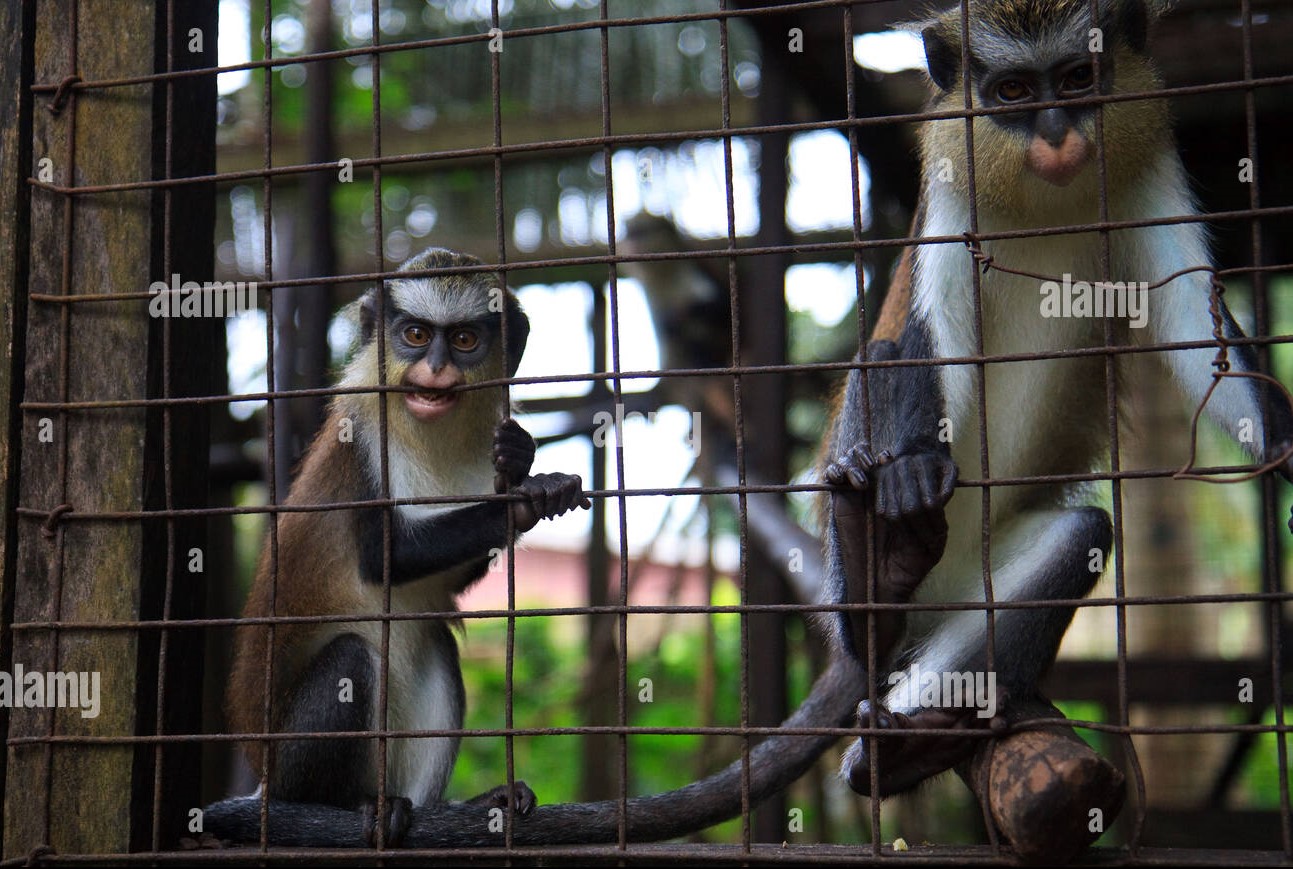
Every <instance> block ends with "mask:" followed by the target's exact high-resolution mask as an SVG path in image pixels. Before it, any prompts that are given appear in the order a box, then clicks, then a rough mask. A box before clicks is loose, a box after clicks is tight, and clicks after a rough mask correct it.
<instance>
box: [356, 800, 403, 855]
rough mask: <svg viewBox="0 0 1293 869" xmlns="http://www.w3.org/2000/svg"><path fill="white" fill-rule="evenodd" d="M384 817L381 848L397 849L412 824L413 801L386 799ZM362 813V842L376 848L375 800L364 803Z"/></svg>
mask: <svg viewBox="0 0 1293 869" xmlns="http://www.w3.org/2000/svg"><path fill="white" fill-rule="evenodd" d="M385 803H386V812H385V815H386V817H385V818H384V819H383V821H382V847H384V848H397V847H399V845H400V843H401V842H403V841H404V836H405V834H406V833H408V831H409V825H410V824H412V823H413V801H412V800H410V799H408V798H407V797H387V798H386V800H385ZM361 810H362V811H363V813H364V842H365V843H366V844H367V845H368V846H369V847H372V848H375V847H377V800H369V801H366V802H365V803H364V805H363V807H362V809H361Z"/></svg>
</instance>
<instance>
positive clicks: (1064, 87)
mask: <svg viewBox="0 0 1293 869" xmlns="http://www.w3.org/2000/svg"><path fill="white" fill-rule="evenodd" d="M1093 84H1095V70H1094V69H1092V67H1091V64H1089V63H1084V64H1082V65H1081V66H1075V67H1073V69H1071V70H1069V71H1068V74H1066V75H1065V76H1064V81H1063V82H1061V83H1060V94H1061V95H1062V96H1074V95H1076V94H1082V93H1086V92H1087V91H1089V90H1091V86H1092V85H1093Z"/></svg>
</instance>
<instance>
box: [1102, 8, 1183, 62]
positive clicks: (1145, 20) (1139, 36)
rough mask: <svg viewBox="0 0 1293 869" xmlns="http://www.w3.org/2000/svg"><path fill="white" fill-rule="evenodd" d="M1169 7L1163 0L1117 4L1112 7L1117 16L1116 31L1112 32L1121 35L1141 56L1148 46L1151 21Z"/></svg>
mask: <svg viewBox="0 0 1293 869" xmlns="http://www.w3.org/2000/svg"><path fill="white" fill-rule="evenodd" d="M1170 5H1171V2H1164V0H1158V2H1154V0H1127V2H1126V3H1118V4H1117V5H1116V6H1115V7H1114V14H1115V15H1116V16H1117V20H1116V21H1115V23H1114V26H1115V27H1116V28H1117V29H1116V30H1115V31H1114V32H1117V33H1121V34H1122V35H1123V38H1124V39H1126V40H1127V45H1128V46H1129V47H1130V48H1131V49H1132V50H1133V51H1136V52H1139V53H1141V54H1143V53H1144V52H1145V50H1146V49H1147V48H1148V46H1149V23H1150V21H1151V19H1154V18H1157V17H1158V16H1159V15H1161V14H1162V13H1163V11H1164V10H1166V8H1167V7H1168V6H1170ZM1151 6H1152V7H1153V8H1150V7H1151Z"/></svg>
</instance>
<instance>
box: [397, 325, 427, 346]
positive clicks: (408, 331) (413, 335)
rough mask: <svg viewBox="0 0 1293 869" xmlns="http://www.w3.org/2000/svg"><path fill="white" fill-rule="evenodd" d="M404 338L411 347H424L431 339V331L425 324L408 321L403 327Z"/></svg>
mask: <svg viewBox="0 0 1293 869" xmlns="http://www.w3.org/2000/svg"><path fill="white" fill-rule="evenodd" d="M404 340H405V341H407V342H408V343H409V344H410V345H411V346H413V347H425V346H426V345H427V344H428V343H429V342H430V341H431V332H430V330H428V329H427V327H426V326H422V325H420V324H418V323H410V324H409V325H407V326H405V327H404Z"/></svg>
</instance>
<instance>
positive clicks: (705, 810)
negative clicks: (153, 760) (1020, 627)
mask: <svg viewBox="0 0 1293 869" xmlns="http://www.w3.org/2000/svg"><path fill="white" fill-rule="evenodd" d="M864 682H865V674H863V672H862V671H861V669H860V667H859V666H858V664H857V663H856V662H855V661H853V660H851V659H848V658H845V657H837V658H836V660H835V661H833V662H832V664H831V665H830V667H829V668H828V669H827V670H826V672H824V673H823V674H822V675H821V676H820V677H819V678H818V680H817V682H816V683H815V684H814V685H813V690H812V693H811V694H810V695H809V696H808V698H807V699H806V700H805V701H804V702H803V704H802V705H800V707H799V708H798V709H797V710H796V711H795V713H794V714H793V715H791V716H790V717H789V718H788V719H786V721H785V722H784V723H783V725H782V726H783V727H785V728H787V729H794V728H816V727H843V726H846V725H847V724H849V723H850V722H851V721H852V718H853V715H854V710H855V708H856V706H857V702H858V700H859V699H860V697H861V691H862V686H863V684H864ZM837 738H838V737H837V736H835V735H830V734H824V735H817V736H807V735H800V736H792V735H788V734H786V735H782V734H778V735H773V736H769V737H767V738H766V739H764V740H763V741H762V742H760V743H759V744H758V745H756V746H754V747H753V748H752V749H751V750H750V794H749V796H750V805H751V807H753V806H755V805H757V804H758V803H760V802H761V801H763V800H764V799H766V798H767V797H769V796H771V795H772V794H774V793H776V792H777V791H780V790H782V789H783V788H785V787H787V786H788V785H789V784H790V783H791V782H793V781H795V780H796V779H797V778H799V777H800V776H801V775H803V774H804V773H805V772H806V771H807V770H808V768H809V767H811V766H812V765H813V763H814V762H815V761H816V760H817V758H818V757H819V756H821V754H822V752H824V751H825V750H826V749H827V748H829V747H830V746H831V745H833V744H834V743H835V741H836V739H837ZM741 778H742V762H741V761H739V760H738V761H736V762H734V763H732V764H730V765H729V766H728V767H727V768H726V769H724V770H722V771H721V772H718V773H716V774H714V775H712V776H710V777H709V778H706V779H702V780H701V781H698V782H694V783H693V784H690V785H687V786H686V787H683V788H679V789H677V790H673V791H668V792H666V793H662V794H655V795H652V796H649V797H635V798H633V799H630V800H629V801H628V805H627V813H626V827H627V830H626V832H627V836H628V840H629V841H633V842H645V841H653V840H660V839H672V838H676V837H678V836H685V835H687V834H689V833H693V832H695V831H697V830H702V829H704V828H706V827H709V826H712V825H714V824H717V823H720V822H722V821H725V820H728V819H729V818H733V817H736V816H737V815H738V814H740V812H741ZM261 806H262V800H261V798H260V797H258V796H255V795H252V796H245V797H235V798H233V799H228V800H222V801H221V802H218V803H214V804H212V805H210V806H208V807H207V809H206V811H205V813H204V816H203V819H204V826H205V828H206V831H207V832H209V833H212V834H213V835H215V836H216V837H218V838H221V839H228V840H233V841H236V842H259V841H260V833H261V824H260V817H261V816H260V813H261ZM268 814H269V826H268V839H269V844H271V845H278V846H306V847H337V848H345V847H355V846H358V845H360V844H361V843H362V842H363V841H364V815H363V813H362V812H359V811H349V810H346V809H341V808H338V807H336V806H328V805H309V804H304V803H292V802H287V801H283V800H277V799H270V800H269V806H268ZM619 818H620V803H619V802H618V801H615V800H605V801H602V802H596V803H566V804H559V805H552V806H538V807H536V808H535V809H533V811H532V812H530V813H529V815H528V816H525V817H515V818H514V819H513V822H512V843H513V844H514V845H522V846H525V845H563V844H598V843H606V842H615V841H618V839H619ZM491 820H493V819H492V818H491V815H490V810H489V809H488V808H486V807H484V806H480V805H471V804H468V803H443V804H440V805H435V806H418V807H415V808H414V809H413V812H412V820H411V823H410V825H409V828H408V831H407V833H406V834H405V837H404V840H403V844H404V845H405V846H408V847H413V848H470V847H480V846H497V845H502V844H503V843H504V836H503V834H502V833H501V832H495V831H493V830H491V829H490V827H491Z"/></svg>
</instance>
